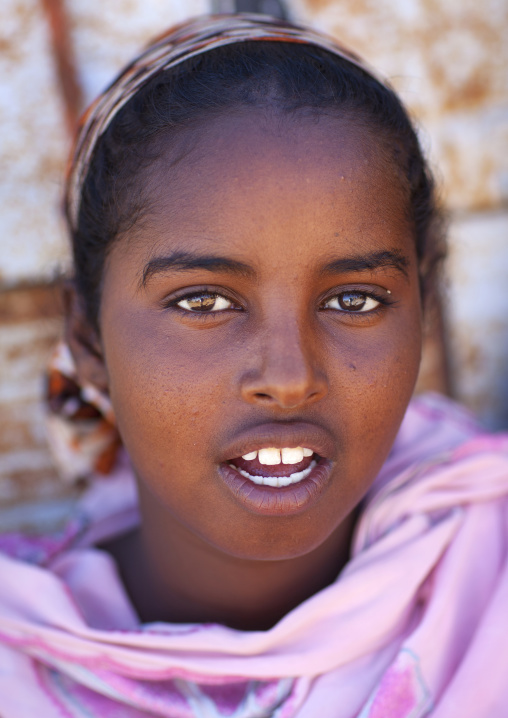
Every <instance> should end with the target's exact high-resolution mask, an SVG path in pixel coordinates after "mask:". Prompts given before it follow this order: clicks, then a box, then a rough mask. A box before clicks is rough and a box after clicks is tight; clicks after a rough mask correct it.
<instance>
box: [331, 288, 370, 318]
mask: <svg viewBox="0 0 508 718" xmlns="http://www.w3.org/2000/svg"><path fill="white" fill-rule="evenodd" d="M380 304H381V301H380V300H379V299H376V298H375V297H373V296H371V295H369V294H366V293H365V292H354V291H353V292H342V293H341V294H337V295H336V296H335V297H332V298H331V299H329V300H328V301H327V302H326V303H325V304H324V308H325V309H338V310H339V311H341V312H363V313H365V312H371V311H373V310H374V309H377V308H378V307H379V305H380Z"/></svg>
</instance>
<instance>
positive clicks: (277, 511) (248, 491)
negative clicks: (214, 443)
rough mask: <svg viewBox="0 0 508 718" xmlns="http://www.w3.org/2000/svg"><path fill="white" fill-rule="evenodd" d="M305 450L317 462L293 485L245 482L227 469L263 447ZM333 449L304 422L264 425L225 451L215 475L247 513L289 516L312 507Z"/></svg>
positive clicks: (328, 472)
mask: <svg viewBox="0 0 508 718" xmlns="http://www.w3.org/2000/svg"><path fill="white" fill-rule="evenodd" d="M297 446H305V447H306V448H308V449H312V451H314V453H316V454H318V455H319V457H320V459H319V461H318V463H317V465H316V466H315V467H314V469H313V470H312V471H311V473H310V474H309V475H308V476H307V477H306V478H305V479H303V480H302V481H300V482H298V483H297V484H290V485H289V486H283V487H273V486H264V485H258V484H255V483H253V482H252V481H249V479H247V478H245V477H244V476H242V475H241V474H240V473H239V472H238V471H236V470H235V469H233V468H231V467H230V466H229V465H228V461H230V460H231V459H234V458H236V457H238V456H242V455H243V454H247V453H249V452H250V451H259V449H262V448H265V447H273V448H276V449H282V448H284V447H297ZM336 452H337V447H336V444H335V442H334V441H333V440H332V438H331V437H330V436H329V434H328V433H327V432H326V431H325V430H323V429H322V428H321V427H319V426H316V425H315V424H308V423H305V422H293V423H284V424H282V423H267V424H262V425H258V426H256V427H253V428H251V429H249V430H247V431H245V432H242V434H241V435H240V436H239V437H237V438H236V440H235V441H234V442H232V443H231V444H230V445H229V446H227V448H226V449H225V451H224V453H223V455H222V457H221V463H220V465H219V467H218V474H219V477H220V479H221V480H222V482H223V483H224V485H225V486H226V487H227V489H228V490H229V491H231V492H232V493H233V495H234V496H235V498H236V499H237V500H238V501H240V502H241V503H242V504H243V505H244V506H245V508H246V509H247V510H249V511H251V512H252V513H256V514H260V515H262V516H291V515H294V514H299V513H302V512H303V511H306V510H307V509H309V508H310V507H311V506H312V505H313V504H314V503H316V502H317V501H318V500H319V499H320V497H321V495H322V494H323V492H324V490H325V488H326V486H327V484H328V483H329V479H330V475H331V471H332V467H333V460H334V459H335V457H336Z"/></svg>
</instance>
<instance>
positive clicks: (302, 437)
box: [220, 421, 337, 463]
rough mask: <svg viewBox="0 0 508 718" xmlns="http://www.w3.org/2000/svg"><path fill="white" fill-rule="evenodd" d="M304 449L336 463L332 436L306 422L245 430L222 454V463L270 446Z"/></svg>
mask: <svg viewBox="0 0 508 718" xmlns="http://www.w3.org/2000/svg"><path fill="white" fill-rule="evenodd" d="M297 446H301V447H305V448H307V449H311V450H312V451H314V453H316V454H318V455H319V456H321V457H323V458H326V459H331V460H333V459H334V458H335V455H336V452H337V445H336V442H335V441H334V440H333V438H332V437H331V436H330V434H329V433H328V432H327V431H326V430H325V429H323V428H321V427H320V426H317V425H316V424H311V423H307V422H303V421H295V422H267V423H263V424H257V425H256V426H253V427H250V428H248V429H245V430H244V431H242V432H241V433H240V435H237V436H236V437H235V439H234V441H232V442H231V443H230V444H228V445H227V446H226V447H225V448H224V450H223V451H222V452H221V459H220V461H221V463H222V462H224V461H230V460H231V459H236V458H237V457H238V456H243V455H244V454H248V453H249V452H251V451H259V449H266V448H268V447H271V448H274V449H283V448H284V447H291V448H292V447H297Z"/></svg>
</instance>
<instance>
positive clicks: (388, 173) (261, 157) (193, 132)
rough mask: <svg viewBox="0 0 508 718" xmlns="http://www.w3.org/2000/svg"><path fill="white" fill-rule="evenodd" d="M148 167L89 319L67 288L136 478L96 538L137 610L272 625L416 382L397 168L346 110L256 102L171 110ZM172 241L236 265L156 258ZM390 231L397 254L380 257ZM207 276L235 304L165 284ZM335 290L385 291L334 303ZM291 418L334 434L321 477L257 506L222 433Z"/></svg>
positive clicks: (344, 537)
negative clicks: (170, 127)
mask: <svg viewBox="0 0 508 718" xmlns="http://www.w3.org/2000/svg"><path fill="white" fill-rule="evenodd" d="M143 186H144V188H145V193H146V194H147V196H149V199H150V202H149V210H148V211H147V213H146V215H145V216H144V217H143V218H142V219H141V220H140V221H139V222H138V224H137V225H136V226H135V227H133V228H132V229H131V230H129V233H128V234H127V236H124V237H122V238H121V239H120V240H119V241H118V242H117V243H116V244H115V245H114V247H113V250H112V251H111V253H110V255H109V258H108V262H107V266H106V271H105V276H104V285H103V294H102V300H101V311H100V318H99V324H100V338H98V337H96V336H95V335H94V333H93V330H92V329H91V328H89V327H87V325H86V322H85V320H84V319H83V315H82V313H80V311H79V306H78V303H77V301H74V302H73V303H72V307H73V310H72V311H71V313H70V314H71V316H70V322H69V336H70V338H71V345H72V348H73V352H74V355H75V358H76V361H77V364H78V371H79V372H80V374H81V375H82V377H83V378H86V379H87V380H92V381H93V382H94V383H95V384H96V385H97V386H99V387H100V388H102V390H105V391H107V392H108V393H109V395H110V397H111V401H112V404H113V407H114V410H115V413H116V417H117V421H118V426H119V429H120V433H121V436H122V438H123V441H124V444H125V446H126V448H127V451H128V452H129V455H130V457H131V460H132V463H133V466H134V469H135V473H136V476H137V479H138V485H139V494H140V505H141V514H142V524H141V528H140V530H139V531H136V532H135V533H133V534H130V535H128V536H125V537H122V538H121V539H120V540H117V541H114V542H112V543H110V544H109V545H107V546H106V547H105V548H106V549H107V550H108V551H110V552H111V553H112V554H113V556H114V557H115V558H116V559H117V562H118V565H119V570H120V573H121V575H122V577H123V580H124V583H125V586H126V589H127V591H128V593H129V594H130V597H131V599H132V601H133V604H134V606H135V607H136V608H137V610H138V612H139V615H140V617H141V619H142V620H166V621H174V622H177V621H216V622H220V623H224V624H227V625H230V626H233V627H237V628H242V629H264V628H268V627H270V626H271V625H273V624H274V623H275V622H276V621H277V620H279V619H280V618H281V617H282V616H284V615H285V614H286V613H287V612H288V611H289V610H291V609H292V608H293V607H294V606H296V605H298V604H299V603H301V602H302V601H303V600H305V599H306V598H307V597H309V596H310V595H312V594H314V593H315V592H316V591H318V590H320V589H321V588H323V587H324V586H326V585H328V584H329V583H330V582H331V581H333V580H334V579H335V578H336V576H337V574H338V573H339V571H340V569H341V568H342V566H343V565H344V564H345V562H346V561H347V559H348V555H349V550H350V542H351V535H352V530H353V528H354V523H355V520H356V508H357V507H358V504H359V502H360V501H361V500H362V498H363V497H364V495H365V493H366V492H367V490H368V489H369V487H370V486H371V484H372V482H373V480H374V478H375V477H376V475H377V473H378V471H379V469H380V467H381V466H382V464H383V462H384V460H385V458H386V456H387V454H388V452H389V450H390V447H391V445H392V443H393V440H394V438H395V435H396V433H397V430H398V428H399V425H400V422H401V420H402V418H403V415H404V412H405V409H406V406H407V404H408V401H409V399H410V397H411V394H412V391H413V388H414V383H415V381H416V376H417V372H418V366H419V361H420V352H421V304H420V295H419V283H418V271H417V263H416V254H415V248H414V238H413V231H412V227H411V226H410V224H409V222H408V219H407V214H408V213H407V199H406V191H405V188H404V183H403V181H402V180H401V177H400V172H399V171H398V169H397V167H395V166H394V165H393V164H392V161H391V160H390V155H389V152H388V150H387V148H386V147H385V146H384V145H383V144H382V143H381V141H380V140H379V137H378V136H376V135H375V134H374V133H372V134H371V133H370V132H369V131H368V130H367V129H365V127H364V126H363V125H360V124H359V123H358V122H354V121H350V120H348V119H347V118H344V117H342V118H340V117H333V116H329V115H320V116H316V115H315V114H314V115H312V116H311V115H309V114H308V113H307V114H305V113H300V114H293V115H291V116H282V115H280V114H277V112H275V111H271V110H262V109H259V110H253V109H249V111H248V112H246V111H244V112H242V111H236V112H231V113H229V114H228V115H227V116H225V117H216V118H214V119H213V120H209V121H208V122H207V123H206V124H205V123H203V124H202V125H201V126H197V127H194V128H192V129H188V130H185V131H183V132H181V133H180V135H179V136H178V138H177V141H176V142H173V143H172V144H171V143H168V146H166V147H165V149H164V152H163V154H162V156H161V158H160V159H159V160H158V161H157V163H156V164H155V165H154V166H153V167H151V168H150V172H149V173H148V174H147V175H146V177H145V178H144V179H143ZM175 252H186V253H192V254H193V255H196V256H205V255H206V256H207V257H210V256H213V257H217V256H219V257H223V258H227V259H228V260H231V261H234V262H238V263H242V265H245V266H246V267H248V268H249V271H247V270H245V271H243V272H233V271H229V269H228V268H227V267H224V266H215V267H210V266H209V267H203V268H199V267H197V268H193V269H183V268H182V267H179V268H175V267H170V266H166V267H165V268H163V265H164V264H165V262H164V261H162V260H161V258H164V257H168V256H174V253H175ZM386 252H390V253H392V255H390V256H392V258H393V257H396V258H398V260H397V261H395V260H393V261H391V262H388V263H387V262H386V261H385V263H384V264H385V265H386V266H383V262H381V263H380V261H379V256H380V254H379V253H386ZM383 256H385V255H383ZM373 257H374V258H376V257H377V263H378V265H380V266H374V267H370V268H369V266H368V265H369V262H370V264H372V261H373V260H372V258H373ZM343 260H354V261H350V262H349V263H345V262H344V261H343ZM150 262H152V264H151V265H150ZM333 263H335V270H334V271H332V270H331V269H330V265H331V264H333ZM166 264H167V262H166ZM326 266H328V271H324V268H325V267H326ZM143 273H145V281H144V282H143ZM203 290H207V291H208V292H215V293H217V294H219V295H221V296H223V297H225V298H227V299H228V300H230V302H232V304H231V306H230V307H229V308H228V309H225V310H224V311H215V312H209V313H207V314H206V316H205V315H203V314H197V313H192V312H190V311H186V310H185V309H183V308H181V307H178V306H175V304H176V302H178V301H181V300H182V299H184V296H183V295H185V297H187V298H188V296H189V295H196V294H199V293H200V292H201V293H203ZM347 290H350V291H351V290H354V291H356V292H363V293H364V294H367V295H368V294H369V293H370V292H374V293H375V294H376V295H377V296H378V297H380V298H382V299H383V300H384V301H386V302H390V303H389V304H388V303H387V304H383V303H381V304H379V306H377V300H375V301H374V305H375V306H377V308H375V309H374V310H373V311H367V312H363V313H358V312H357V313H351V312H349V313H348V312H347V311H341V310H340V308H337V307H338V305H337V299H334V298H336V297H337V296H338V295H340V294H341V292H342V293H344V292H346V291H347ZM341 296H342V295H341ZM171 302H173V304H172V305H171ZM371 304H372V302H371ZM168 305H169V306H168ZM302 422H304V423H305V424H306V425H308V426H310V427H316V431H317V432H318V433H319V434H320V435H322V436H323V437H324V439H325V444H326V446H327V447H331V448H329V449H328V455H327V456H326V458H327V459H328V460H329V461H330V462H331V470H330V475H329V480H328V481H327V482H326V485H325V486H324V488H322V490H321V491H320V492H319V493H318V495H317V496H315V497H313V498H312V500H311V499H309V500H308V501H307V503H305V505H303V506H302V507H301V508H298V509H297V510H291V511H288V510H281V511H280V512H279V513H277V512H275V513H274V512H273V511H272V512H271V513H269V514H263V512H262V511H261V510H257V509H256V510H253V509H252V507H251V506H249V505H247V504H246V503H245V502H244V501H242V500H241V499H240V498H238V497H237V496H235V494H234V492H232V491H231V490H230V489H229V488H228V487H227V486H226V485H225V484H224V482H223V481H222V480H221V478H220V475H219V472H220V464H221V462H222V461H224V459H225V457H226V455H227V450H228V447H230V446H233V445H234V444H235V442H236V441H237V439H238V437H241V436H242V435H243V434H245V432H247V433H249V432H251V433H252V432H254V433H256V432H258V433H259V432H261V433H263V432H265V434H266V437H267V438H266V442H265V444H264V445H265V446H271V445H273V444H271V443H270V431H274V429H273V427H274V426H275V428H279V427H280V428H281V431H285V432H287V431H291V427H292V426H299V425H301V423H302ZM266 427H268V428H266ZM265 429H266V431H265ZM302 445H305V443H302ZM229 458H234V455H233V456H230V457H229Z"/></svg>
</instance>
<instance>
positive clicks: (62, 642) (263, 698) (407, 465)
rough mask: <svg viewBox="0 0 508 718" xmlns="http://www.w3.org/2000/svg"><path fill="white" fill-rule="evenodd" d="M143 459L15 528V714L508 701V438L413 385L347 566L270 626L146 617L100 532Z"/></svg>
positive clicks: (483, 709) (4, 543) (497, 716)
mask: <svg viewBox="0 0 508 718" xmlns="http://www.w3.org/2000/svg"><path fill="white" fill-rule="evenodd" d="M135 503H136V497H135V489H134V484H133V478H132V475H131V473H130V470H129V466H128V462H127V460H126V459H125V457H124V459H123V463H122V464H121V465H119V467H118V468H117V470H116V472H115V473H114V475H113V476H111V477H109V478H97V479H96V480H95V481H94V483H93V484H92V486H91V488H90V490H89V492H88V493H87V495H86V496H85V497H84V499H83V501H82V502H81V504H80V506H79V511H78V512H77V514H76V515H75V516H73V517H71V520H70V522H69V527H68V528H67V529H65V530H64V531H62V532H61V533H60V534H59V535H57V536H53V537H47V536H46V537H44V538H42V539H41V540H40V542H39V543H40V546H39V547H38V546H37V541H35V540H34V539H33V538H32V539H30V540H28V539H26V538H25V537H22V536H3V537H0V548H2V550H4V551H5V552H6V553H4V554H3V555H0V576H1V582H0V715H1V716H2V718H33V717H34V716H36V717H37V718H57V717H58V718H62V716H63V717H65V718H85V717H86V718H90V717H100V718H141V716H171V717H172V718H180V717H181V718H190V717H191V716H200V717H206V718H208V717H210V718H212V717H213V718H219V717H222V716H229V717H234V718H255V717H258V718H262V717H266V716H274V717H275V718H289V717H290V716H291V717H293V716H294V717H296V718H317V717H319V718H353V717H354V718H358V717H359V718H419V717H420V716H425V715H432V716H433V717H435V718H457V717H458V716H460V718H482V717H484V716H485V718H505V716H506V715H508V681H507V680H506V667H507V666H508V561H507V558H508V512H507V506H508V437H507V436H491V435H486V434H483V433H482V432H481V431H480V430H479V429H478V427H477V426H476V425H475V424H474V422H473V421H472V419H471V417H470V416H469V415H468V414H467V413H465V412H464V411H463V410H461V409H459V408H458V407H456V406H455V405H454V404H452V403H451V402H449V401H448V400H446V399H443V398H441V397H438V396H436V395H429V396H427V397H425V398H422V399H418V400H416V401H413V402H412V404H411V406H410V408H409V409H408V412H407V415H406V418H405V420H404V422H403V425H402V427H401V430H400V432H399V436H398V438H397V441H396V443H395V445H394V448H393V450H392V453H391V455H390V457H389V459H388V460H387V462H386V464H385V466H384V467H383V470H382V471H381V473H380V475H379V477H378V479H377V481H376V484H375V486H374V487H373V489H372V491H371V494H370V496H369V497H368V499H367V501H366V502H365V507H364V510H363V514H362V517H361V519H360V521H359V524H358V527H357V531H356V536H355V541H354V546H353V556H352V558H351V560H350V562H349V563H348V565H347V566H346V567H345V569H344V570H343V571H342V573H341V574H340V576H339V578H338V579H337V581H336V582H335V583H334V584H333V585H331V586H329V587H328V588H326V589H325V590H323V591H321V592H319V593H318V594H316V595H315V596H313V597H312V598H310V599H309V600H307V601H305V602H304V603H303V604H301V605H300V606H298V607H297V608H296V609H295V610H293V611H292V612H291V613H289V614H288V615H287V616H285V618H284V619H282V620H281V621H280V622H279V623H278V624H277V625H276V626H274V627H273V628H272V629H271V630H269V631H264V632H251V633H245V632H241V631H235V630H232V629H229V628H225V627H223V626H218V625H171V624H150V625H140V624H139V622H138V620H137V618H136V614H135V611H134V609H133V608H132V606H131V604H130V602H129V599H128V597H127V596H126V594H125V592H124V590H123V587H122V585H121V583H120V581H119V578H118V575H117V573H116V569H115V565H114V563H113V561H112V560H111V558H110V557H109V556H108V555H106V554H104V553H103V552H101V551H99V550H97V549H95V548H94V547H93V543H94V541H99V540H101V539H103V538H105V537H108V536H112V535H114V534H116V533H118V532H120V531H122V530H125V528H128V527H129V526H132V525H134V524H135V523H136V521H137V513H136V507H135Z"/></svg>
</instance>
